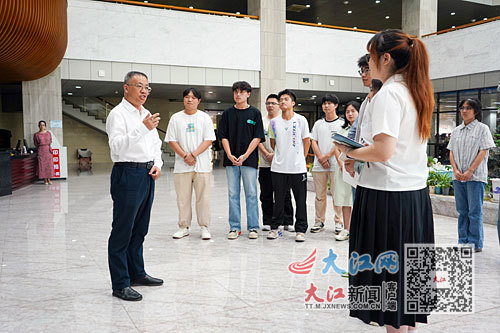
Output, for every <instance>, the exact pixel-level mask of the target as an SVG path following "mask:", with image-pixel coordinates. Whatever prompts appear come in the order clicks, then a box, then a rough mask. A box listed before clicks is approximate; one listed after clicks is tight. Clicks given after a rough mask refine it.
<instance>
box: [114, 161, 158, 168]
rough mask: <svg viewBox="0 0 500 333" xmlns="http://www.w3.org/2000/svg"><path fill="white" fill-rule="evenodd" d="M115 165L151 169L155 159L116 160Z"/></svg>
mask: <svg viewBox="0 0 500 333" xmlns="http://www.w3.org/2000/svg"><path fill="white" fill-rule="evenodd" d="M114 165H115V166H118V167H127V168H139V169H148V170H149V169H151V168H152V167H153V166H154V165H155V164H154V162H153V161H149V162H144V163H139V162H115V164H114Z"/></svg>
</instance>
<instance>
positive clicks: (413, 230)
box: [349, 186, 434, 328]
mask: <svg viewBox="0 0 500 333" xmlns="http://www.w3.org/2000/svg"><path fill="white" fill-rule="evenodd" d="M405 243H406V244H410V243H418V244H434V221H433V217H432V206H431V201H430V197H429V191H428V189H427V188H423V189H421V190H416V191H401V192H389V191H380V190H373V189H369V188H364V187H361V186H358V187H357V189H356V200H355V202H354V207H353V213H352V219H351V228H350V236H349V257H351V256H352V254H353V252H354V251H355V252H357V253H358V254H359V256H361V255H363V254H370V257H371V259H372V261H373V262H375V260H376V258H377V256H378V255H380V254H381V253H384V252H386V251H391V250H392V251H396V253H397V254H398V256H399V270H398V271H397V272H396V273H394V274H393V273H390V272H389V271H388V270H385V269H384V270H382V271H381V272H380V273H377V272H375V271H374V270H363V271H359V272H357V274H355V275H353V274H352V273H353V272H351V271H350V272H349V286H350V288H352V287H361V286H380V288H382V285H383V282H389V281H392V282H396V283H397V291H396V294H395V298H396V300H397V310H396V311H387V310H386V311H384V310H383V309H381V310H364V309H362V310H359V309H357V310H354V309H353V308H351V311H350V316H351V317H356V318H359V319H361V320H362V321H363V322H365V323H367V324H368V323H370V322H371V321H374V322H376V323H378V324H379V325H381V326H382V325H386V324H387V325H392V326H394V327H396V328H399V327H400V326H401V325H409V326H415V323H416V322H420V323H427V316H428V313H425V314H405V307H404V292H405V289H406V288H407V287H406V286H405V285H404V281H405V280H404V245H405ZM381 296H382V297H384V295H381ZM352 302H353V301H352V299H351V303H352Z"/></svg>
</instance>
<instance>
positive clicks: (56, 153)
mask: <svg viewBox="0 0 500 333" xmlns="http://www.w3.org/2000/svg"><path fill="white" fill-rule="evenodd" d="M52 156H53V157H52V163H53V164H54V178H60V177H61V164H60V162H59V149H52Z"/></svg>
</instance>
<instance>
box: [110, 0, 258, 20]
mask: <svg viewBox="0 0 500 333" xmlns="http://www.w3.org/2000/svg"><path fill="white" fill-rule="evenodd" d="M100 1H105V2H118V3H125V4H129V5H137V6H145V7H155V8H163V9H173V10H180V11H184V12H193V13H203V14H214V15H221V16H234V17H247V18H251V19H254V20H258V19H259V17H258V16H256V15H246V14H234V13H227V12H219V11H215V10H207V9H197V8H187V7H179V6H172V5H162V4H158V3H146V2H139V1H131V0H100Z"/></svg>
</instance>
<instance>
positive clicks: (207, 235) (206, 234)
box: [201, 227, 212, 240]
mask: <svg viewBox="0 0 500 333" xmlns="http://www.w3.org/2000/svg"><path fill="white" fill-rule="evenodd" d="M210 238H212V236H211V235H210V231H208V228H207V227H201V239H203V240H207V239H210Z"/></svg>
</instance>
